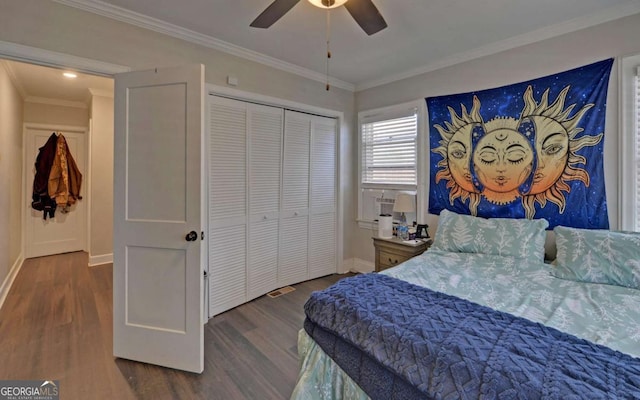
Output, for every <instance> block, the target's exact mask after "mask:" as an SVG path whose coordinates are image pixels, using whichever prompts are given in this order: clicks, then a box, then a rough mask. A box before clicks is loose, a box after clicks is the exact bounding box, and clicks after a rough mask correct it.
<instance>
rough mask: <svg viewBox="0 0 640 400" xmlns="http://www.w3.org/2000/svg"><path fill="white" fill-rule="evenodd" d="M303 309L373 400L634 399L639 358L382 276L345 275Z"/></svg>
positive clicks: (326, 346) (314, 333) (639, 388)
mask: <svg viewBox="0 0 640 400" xmlns="http://www.w3.org/2000/svg"><path fill="white" fill-rule="evenodd" d="M305 312H306V315H307V320H306V321H305V330H306V331H307V333H308V334H309V335H310V336H311V337H313V338H314V340H316V342H318V344H319V345H320V346H321V347H322V348H323V350H324V351H325V352H326V353H327V354H329V355H330V356H331V357H332V358H333V359H334V360H335V361H336V363H337V364H338V365H340V367H341V368H342V369H343V370H345V372H347V373H348V374H349V375H350V376H351V377H352V378H353V379H354V380H355V381H356V382H357V383H358V385H359V386H360V387H361V388H362V389H363V390H364V391H365V392H366V393H367V394H368V395H369V396H370V397H372V398H374V399H376V398H377V399H394V398H397V399H400V398H427V399H458V398H462V399H640V359H637V358H633V357H631V356H629V355H626V354H624V353H620V352H617V351H614V350H611V349H609V348H607V347H604V346H601V345H597V344H593V343H591V342H588V341H585V340H583V339H579V338H576V337H574V336H572V335H569V334H566V333H563V332H560V331H558V330H556V329H553V328H550V327H546V326H544V325H541V324H538V323H534V322H531V321H529V320H526V319H523V318H519V317H515V316H513V315H510V314H506V313H502V312H499V311H495V310H493V309H491V308H488V307H484V306H480V305H477V304H475V303H472V302H469V301H467V300H464V299H460V298H457V297H453V296H449V295H446V294H443V293H439V292H434V291H432V290H429V289H426V288H423V287H420V286H415V285H412V284H410V283H407V282H405V281H401V280H397V279H395V278H391V277H389V276H385V275H381V274H366V275H359V276H356V277H353V278H348V279H343V280H341V281H340V282H338V283H337V284H335V285H334V286H332V287H330V288H328V289H326V290H324V291H320V292H314V293H313V294H312V296H311V298H310V299H309V301H308V302H307V303H306V305H305Z"/></svg>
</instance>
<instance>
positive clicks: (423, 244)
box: [372, 236, 432, 272]
mask: <svg viewBox="0 0 640 400" xmlns="http://www.w3.org/2000/svg"><path fill="white" fill-rule="evenodd" d="M372 239H373V246H374V247H375V248H376V272H380V271H382V270H385V269H387V268H391V267H395V266H396V265H398V264H400V263H401V262H404V261H407V260H408V259H410V258H412V257H415V256H417V255H420V254H422V253H424V252H425V251H426V250H427V249H428V248H429V246H431V243H432V241H431V239H422V240H421V241H419V242H418V243H417V244H411V243H405V242H403V241H402V239H398V238H395V237H394V238H393V239H382V238H379V237H375V236H374V237H373V238H372Z"/></svg>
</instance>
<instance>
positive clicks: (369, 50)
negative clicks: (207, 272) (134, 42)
mask: <svg viewBox="0 0 640 400" xmlns="http://www.w3.org/2000/svg"><path fill="white" fill-rule="evenodd" d="M55 1H57V2H60V3H63V4H66V5H70V6H74V7H78V8H82V9H85V10H88V11H92V12H97V13H99V14H102V15H106V16H110V17H113V18H117V19H120V20H124V21H127V22H131V23H136V24H138V25H141V26H145V27H149V28H151V29H155V30H159V31H161V32H165V33H169V34H173V35H174V36H178V37H187V38H192V39H194V38H195V39H197V41H198V42H200V43H205V44H207V45H210V46H211V47H217V48H220V49H226V50H227V51H230V52H232V53H236V54H240V55H242V54H244V55H247V54H248V55H249V58H252V59H254V60H255V59H256V58H257V59H258V61H260V58H261V57H262V58H263V59H264V61H265V63H267V64H271V65H273V64H274V63H273V61H274V60H273V59H276V61H279V62H282V64H283V65H285V67H287V68H288V69H290V70H295V69H296V68H298V69H299V71H298V72H300V71H302V72H304V73H303V75H304V74H305V73H306V74H307V75H315V76H316V78H318V79H320V77H322V75H323V74H324V73H325V62H326V59H325V54H326V53H325V46H326V43H325V42H326V40H325V23H326V11H325V10H322V9H319V8H317V7H315V6H313V5H311V4H310V3H309V2H308V1H306V0H300V2H299V3H298V4H297V5H296V6H295V7H294V8H293V9H292V10H291V11H289V12H288V13H287V14H286V15H285V16H284V17H283V18H282V19H280V20H279V21H278V22H276V23H275V24H274V25H273V26H271V27H270V28H269V29H266V30H264V29H257V28H251V27H250V26H249V24H250V23H251V21H253V19H254V18H256V17H257V16H258V15H259V14H260V13H261V12H262V11H263V10H264V9H265V8H266V7H267V6H268V5H269V4H270V3H271V1H272V0H181V1H175V0H105V1H100V0H55ZM373 1H374V4H375V5H376V6H377V8H378V9H379V10H380V12H381V14H382V15H383V17H384V18H385V20H386V21H387V24H388V25H389V27H388V28H387V29H385V30H382V31H381V32H379V33H377V34H375V35H373V36H367V35H366V34H365V33H364V32H363V31H362V30H361V29H360V28H359V26H358V25H357V24H356V23H355V21H354V20H353V19H352V18H351V16H350V15H349V13H348V12H347V10H346V9H345V8H344V7H339V8H337V9H334V10H333V11H332V12H331V38H332V39H331V51H332V59H331V63H330V75H331V76H332V77H334V78H337V79H338V80H340V81H342V82H343V83H346V84H347V85H349V84H351V85H352V86H353V87H355V89H356V90H360V89H365V88H368V87H372V86H376V85H378V84H382V83H387V82H391V81H393V80H397V79H401V78H405V77H408V76H412V75H416V74H418V73H422V72H427V71H430V70H434V69H437V68H441V67H444V66H448V65H452V64H455V63H457V62H461V61H465V60H469V59H472V58H475V57H479V56H484V55H489V54H493V53H496V52H498V51H502V50H506V49H509V48H513V47H516V46H520V45H523V44H527V43H532V42H535V41H539V40H542V39H547V38H550V37H553V36H557V35H560V34H563V33H567V32H571V31H575V30H578V29H582V28H585V27H588V26H592V25H595V24H599V23H602V22H606V21H610V20H613V19H617V18H620V17H623V16H626V15H631V14H635V13H638V12H640V0H560V1H559V0H535V1H531V0H373ZM247 50H248V51H247ZM256 52H257V54H256ZM287 68H285V69H287Z"/></svg>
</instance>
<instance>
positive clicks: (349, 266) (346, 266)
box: [338, 258, 353, 274]
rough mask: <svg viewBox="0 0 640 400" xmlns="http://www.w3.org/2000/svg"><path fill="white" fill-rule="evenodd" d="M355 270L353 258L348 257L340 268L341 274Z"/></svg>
mask: <svg viewBox="0 0 640 400" xmlns="http://www.w3.org/2000/svg"><path fill="white" fill-rule="evenodd" d="M351 270H353V258H347V259H346V260H342V264H341V265H340V267H339V268H338V273H339V274H346V273H349V272H351Z"/></svg>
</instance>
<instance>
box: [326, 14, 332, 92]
mask: <svg viewBox="0 0 640 400" xmlns="http://www.w3.org/2000/svg"><path fill="white" fill-rule="evenodd" d="M330 14H331V10H330V9H328V8H327V65H326V74H327V86H326V89H327V90H329V88H330V86H329V59H330V58H331V48H330V43H331V18H330Z"/></svg>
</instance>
